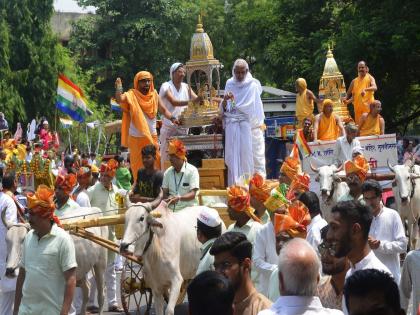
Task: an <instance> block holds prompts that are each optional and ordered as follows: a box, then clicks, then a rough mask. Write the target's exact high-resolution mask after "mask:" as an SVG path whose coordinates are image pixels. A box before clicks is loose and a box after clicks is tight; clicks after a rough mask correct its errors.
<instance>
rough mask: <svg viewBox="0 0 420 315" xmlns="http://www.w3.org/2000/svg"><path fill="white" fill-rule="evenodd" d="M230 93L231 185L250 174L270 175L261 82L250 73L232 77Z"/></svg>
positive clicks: (227, 122)
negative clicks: (267, 172) (264, 130)
mask: <svg viewBox="0 0 420 315" xmlns="http://www.w3.org/2000/svg"><path fill="white" fill-rule="evenodd" d="M229 92H231V93H232V94H233V96H234V102H232V101H228V104H227V108H226V111H225V112H224V126H225V134H226V139H225V162H226V165H227V166H228V185H232V184H234V183H235V181H236V179H237V178H238V177H240V176H241V175H243V174H246V173H249V174H250V175H252V174H253V173H255V172H258V173H260V174H261V175H262V176H263V177H265V175H266V171H265V143H264V134H263V132H262V130H261V126H262V125H263V124H264V118H265V116H264V109H263V106H262V101H261V93H262V87H261V84H260V82H259V81H258V80H256V79H254V78H253V77H252V75H251V74H250V73H249V72H248V74H247V76H246V78H245V79H244V80H243V81H241V82H239V81H237V80H236V79H235V77H232V78H230V79H229V80H228V81H227V82H226V86H225V93H229ZM251 152H252V154H251Z"/></svg>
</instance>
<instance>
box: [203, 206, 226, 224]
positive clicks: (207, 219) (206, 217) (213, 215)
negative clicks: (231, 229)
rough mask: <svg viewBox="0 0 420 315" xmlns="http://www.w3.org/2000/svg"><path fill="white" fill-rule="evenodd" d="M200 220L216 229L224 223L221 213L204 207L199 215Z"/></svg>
mask: <svg viewBox="0 0 420 315" xmlns="http://www.w3.org/2000/svg"><path fill="white" fill-rule="evenodd" d="M198 220H199V221H200V222H201V223H203V224H205V225H207V226H209V227H216V226H219V225H220V224H221V223H222V219H220V216H219V212H217V210H215V209H212V208H208V207H203V209H202V210H201V211H200V214H199V215H198Z"/></svg>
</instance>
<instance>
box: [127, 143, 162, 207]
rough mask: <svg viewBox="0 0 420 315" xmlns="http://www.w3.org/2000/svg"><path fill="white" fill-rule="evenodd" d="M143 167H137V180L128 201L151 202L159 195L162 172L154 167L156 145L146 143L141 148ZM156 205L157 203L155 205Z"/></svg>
mask: <svg viewBox="0 0 420 315" xmlns="http://www.w3.org/2000/svg"><path fill="white" fill-rule="evenodd" d="M141 158H142V160H143V166H144V167H143V168H141V169H139V171H138V174H137V180H136V181H135V182H134V184H133V186H132V188H131V191H130V194H129V196H130V201H131V202H133V203H136V202H143V203H144V202H152V201H154V200H156V198H157V197H159V194H160V192H161V187H162V181H163V173H162V172H161V171H160V170H159V169H156V168H155V165H156V159H157V154H156V147H155V146H154V145H153V144H148V145H146V146H145V147H144V148H143V149H142V150H141ZM155 206H157V205H155Z"/></svg>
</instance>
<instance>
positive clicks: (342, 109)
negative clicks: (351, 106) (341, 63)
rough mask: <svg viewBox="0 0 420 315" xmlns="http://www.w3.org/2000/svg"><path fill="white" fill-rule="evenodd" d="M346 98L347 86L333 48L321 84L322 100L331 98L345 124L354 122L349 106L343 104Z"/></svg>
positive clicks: (328, 52) (334, 108) (328, 54)
mask: <svg viewBox="0 0 420 315" xmlns="http://www.w3.org/2000/svg"><path fill="white" fill-rule="evenodd" d="M345 96H346V84H345V83H344V77H343V75H342V74H341V72H340V70H339V69H338V66H337V62H336V61H335V59H334V55H333V53H332V49H331V47H328V51H327V59H326V61H325V66H324V71H323V73H322V77H321V80H320V82H319V97H320V99H326V98H329V99H331V100H332V101H333V111H334V113H336V114H337V115H338V116H340V118H341V119H342V120H343V121H344V122H349V121H352V120H353V119H352V118H351V116H350V113H349V110H348V108H347V105H345V104H343V102H342V98H343V97H345Z"/></svg>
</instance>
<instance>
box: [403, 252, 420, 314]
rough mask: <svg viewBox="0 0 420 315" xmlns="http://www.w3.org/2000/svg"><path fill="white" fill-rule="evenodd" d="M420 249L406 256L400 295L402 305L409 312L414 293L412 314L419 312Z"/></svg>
mask: <svg viewBox="0 0 420 315" xmlns="http://www.w3.org/2000/svg"><path fill="white" fill-rule="evenodd" d="M419 271H420V250H418V249H417V250H413V251H411V252H409V253H408V254H407V257H405V260H404V265H403V267H402V274H401V282H400V296H401V307H402V308H403V309H404V310H405V311H406V312H407V314H408V302H409V301H410V296H411V293H413V311H412V313H411V314H417V309H418V307H419V304H420V272H419Z"/></svg>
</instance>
